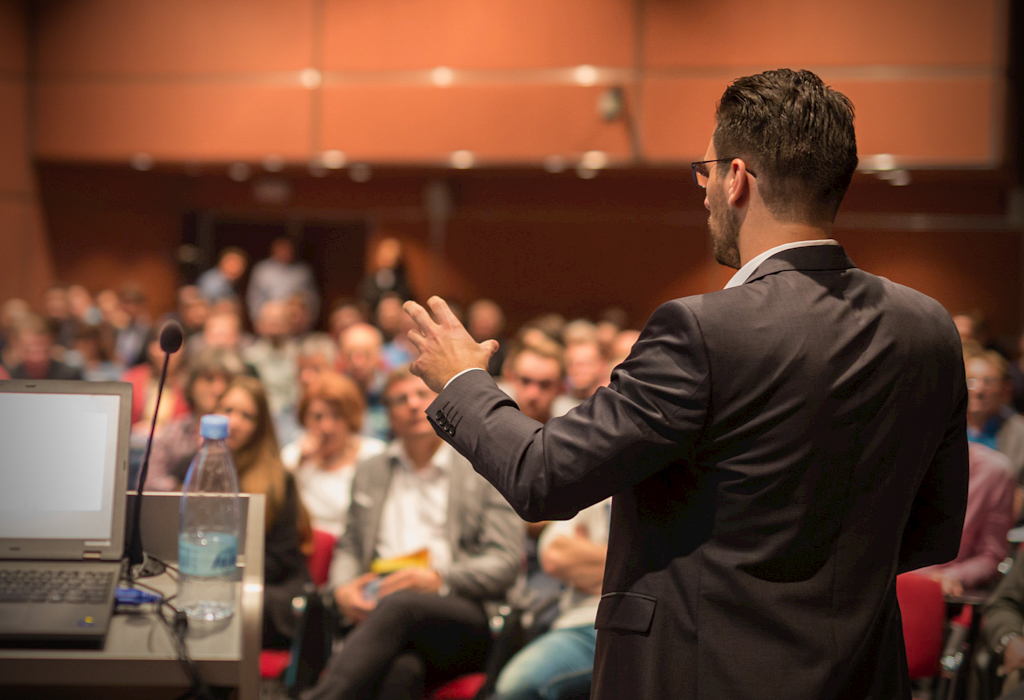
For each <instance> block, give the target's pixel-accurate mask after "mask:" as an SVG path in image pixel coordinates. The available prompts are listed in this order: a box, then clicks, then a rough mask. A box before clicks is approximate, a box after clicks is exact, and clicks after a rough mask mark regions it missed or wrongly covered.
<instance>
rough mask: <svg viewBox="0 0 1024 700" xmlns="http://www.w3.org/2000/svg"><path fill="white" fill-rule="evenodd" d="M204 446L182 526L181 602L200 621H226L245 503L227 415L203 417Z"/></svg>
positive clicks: (188, 478) (185, 497) (191, 474)
mask: <svg viewBox="0 0 1024 700" xmlns="http://www.w3.org/2000/svg"><path fill="white" fill-rule="evenodd" d="M199 426H200V427H199V430H200V433H201V434H202V436H203V446H202V448H200V450H199V454H197V455H196V457H195V459H193V460H192V465H191V466H190V467H189V468H188V474H186V475H185V486H184V488H183V489H182V496H181V522H180V527H179V529H178V569H179V570H180V572H181V573H180V575H179V578H178V598H177V606H178V607H179V608H180V609H182V610H184V611H185V612H186V613H188V616H189V617H190V618H191V619H194V620H209V621H213V620H223V619H225V618H228V617H231V615H232V614H233V613H234V611H235V581H236V580H237V576H236V572H235V565H236V561H237V556H238V533H239V526H240V506H239V502H238V475H237V473H236V472H235V463H234V460H232V459H231V451H230V450H229V449H228V447H227V445H225V444H224V439H225V438H226V437H227V436H228V419H227V417H226V416H217V415H210V416H203V418H202V420H201V421H200V424H199Z"/></svg>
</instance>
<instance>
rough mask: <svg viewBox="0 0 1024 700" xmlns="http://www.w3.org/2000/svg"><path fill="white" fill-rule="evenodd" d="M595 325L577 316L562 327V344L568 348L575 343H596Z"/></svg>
mask: <svg viewBox="0 0 1024 700" xmlns="http://www.w3.org/2000/svg"><path fill="white" fill-rule="evenodd" d="M596 342H597V326H595V325H594V324H593V323H591V322H590V321H588V320H587V319H585V318H577V319H575V320H573V321H570V322H569V323H567V324H565V328H563V329H562V345H564V346H565V347H566V348H570V347H572V346H573V345H576V344H577V343H596Z"/></svg>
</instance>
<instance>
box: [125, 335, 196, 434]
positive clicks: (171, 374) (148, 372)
mask: <svg viewBox="0 0 1024 700" xmlns="http://www.w3.org/2000/svg"><path fill="white" fill-rule="evenodd" d="M142 347H143V348H145V350H146V359H145V361H144V362H142V363H141V364H138V365H135V366H134V367H130V368H128V369H127V370H126V371H125V373H124V375H123V376H122V377H121V379H122V380H123V381H126V382H128V383H130V384H131V385H132V432H133V433H135V435H136V436H138V437H142V438H144V437H145V436H147V435H149V429H150V427H151V426H152V424H153V413H154V411H155V410H156V397H157V388H158V385H159V384H160V374H161V372H162V371H163V366H164V358H165V357H168V356H167V355H166V354H165V353H164V351H163V350H162V349H161V348H160V332H159V330H158V329H156V328H151V329H150V331H149V333H148V334H147V335H146V338H145V340H144V341H143V344H142ZM169 358H170V359H169V360H168V362H167V381H166V383H165V385H164V393H163V398H161V399H160V412H159V413H158V414H157V418H156V427H157V430H160V429H162V428H163V427H164V426H165V425H167V424H168V423H169V422H171V420H173V419H175V418H180V417H181V416H184V415H187V414H188V412H189V411H188V402H187V401H186V400H185V395H184V393H182V391H181V377H180V372H179V370H180V369H181V364H182V359H181V358H182V354H181V353H180V352H175V353H172V354H171V355H170V356H169Z"/></svg>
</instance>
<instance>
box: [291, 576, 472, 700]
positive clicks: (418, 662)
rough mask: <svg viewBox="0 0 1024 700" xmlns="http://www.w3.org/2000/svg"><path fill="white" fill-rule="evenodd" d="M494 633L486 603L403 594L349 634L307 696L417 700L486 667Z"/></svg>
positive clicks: (385, 600) (387, 600)
mask: <svg viewBox="0 0 1024 700" xmlns="http://www.w3.org/2000/svg"><path fill="white" fill-rule="evenodd" d="M489 646H490V633H489V630H488V626H487V615H486V613H485V612H484V610H483V607H482V606H481V605H480V603H478V602H475V601H471V600H467V599H465V598H459V597H457V596H443V597H442V596H438V595H434V594H430V593H414V592H411V591H399V592H397V593H392V594H391V595H389V596H386V597H384V598H381V600H380V603H378V604H377V608H376V609H375V610H374V611H373V612H372V613H370V616H369V617H367V618H366V620H364V621H363V622H362V623H360V624H358V625H356V627H355V628H354V629H353V630H352V631H351V632H350V633H349V635H348V636H347V637H346V638H345V643H344V645H343V646H342V648H341V649H340V650H339V651H337V652H335V653H334V654H333V655H332V656H331V658H330V659H329V660H328V662H327V668H326V669H325V670H324V674H323V676H321V678H320V682H318V683H317V684H316V686H314V687H313V688H310V689H309V690H308V691H306V692H305V693H303V694H302V700H347V699H348V698H351V699H352V700H369V699H370V698H376V700H414V699H415V698H419V697H420V696H421V695H422V694H423V689H424V688H425V687H430V686H433V685H436V684H438V683H442V682H444V681H446V680H450V679H452V678H455V677H457V676H460V675H462V674H464V673H472V672H474V671H479V670H481V669H482V668H483V667H484V662H485V660H486V656H487V650H488V647H489Z"/></svg>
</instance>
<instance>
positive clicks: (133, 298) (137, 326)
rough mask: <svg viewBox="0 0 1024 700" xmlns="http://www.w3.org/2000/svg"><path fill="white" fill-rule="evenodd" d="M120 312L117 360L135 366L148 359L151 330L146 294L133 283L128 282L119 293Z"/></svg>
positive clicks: (116, 345) (115, 346)
mask: <svg viewBox="0 0 1024 700" xmlns="http://www.w3.org/2000/svg"><path fill="white" fill-rule="evenodd" d="M118 301H119V309H120V312H119V313H118V314H117V316H116V320H117V321H118V323H119V324H120V325H116V326H115V328H116V329H117V333H116V338H115V341H114V352H115V354H116V356H117V361H118V362H119V363H121V364H122V365H124V366H125V367H134V366H135V365H137V364H140V363H143V362H145V361H146V337H147V336H148V335H149V332H150V322H149V316H148V315H147V314H146V309H145V305H146V295H145V294H143V293H142V290H141V289H140V288H139V287H137V286H136V285H133V284H126V285H125V286H124V287H122V288H121V292H120V294H119V295H118Z"/></svg>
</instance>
